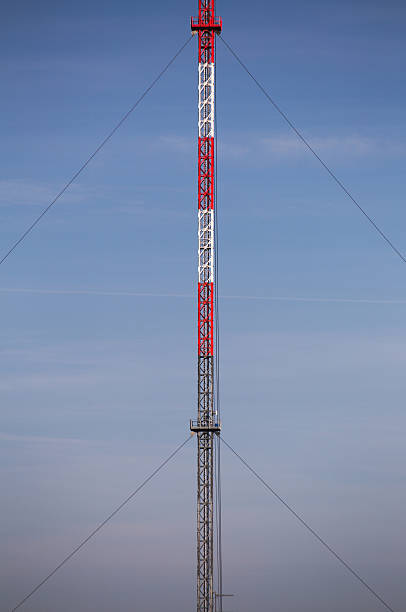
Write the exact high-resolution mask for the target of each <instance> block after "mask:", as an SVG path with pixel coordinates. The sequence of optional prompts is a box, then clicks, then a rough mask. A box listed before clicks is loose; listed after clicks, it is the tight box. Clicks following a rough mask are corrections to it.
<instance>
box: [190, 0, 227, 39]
mask: <svg viewBox="0 0 406 612" xmlns="http://www.w3.org/2000/svg"><path fill="white" fill-rule="evenodd" d="M221 27H222V20H221V17H216V16H215V4H214V0H199V16H198V17H191V19H190V28H191V30H192V32H198V31H199V30H200V31H201V30H212V31H214V32H215V33H216V34H220V32H221Z"/></svg>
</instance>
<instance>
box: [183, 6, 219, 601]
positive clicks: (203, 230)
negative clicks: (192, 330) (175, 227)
mask: <svg viewBox="0 0 406 612" xmlns="http://www.w3.org/2000/svg"><path fill="white" fill-rule="evenodd" d="M221 25H222V23H221V19H220V18H217V17H216V16H215V0H199V16H198V17H192V19H191V28H192V32H194V33H196V32H197V33H198V38H199V68H198V78H199V85H198V94H199V96H198V130H199V132H198V241H199V244H198V402H197V420H196V421H191V424H190V427H191V430H192V431H195V432H196V433H197V612H213V610H214V599H215V596H214V589H213V557H214V554H213V553H214V533H213V532H214V525H213V489H214V436H215V435H216V434H218V433H219V431H220V424H219V423H218V419H217V413H216V406H215V394H214V350H215V347H214V326H215V317H214V303H215V294H214V292H215V247H214V239H215V185H214V181H215V140H214V139H215V121H214V119H215V44H216V34H218V33H220V32H221Z"/></svg>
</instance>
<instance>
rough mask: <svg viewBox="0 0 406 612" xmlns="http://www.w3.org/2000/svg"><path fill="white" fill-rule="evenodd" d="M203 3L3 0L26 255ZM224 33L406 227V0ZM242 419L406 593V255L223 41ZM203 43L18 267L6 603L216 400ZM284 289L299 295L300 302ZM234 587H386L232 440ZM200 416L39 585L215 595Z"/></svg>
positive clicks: (336, 602)
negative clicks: (204, 230) (318, 539)
mask: <svg viewBox="0 0 406 612" xmlns="http://www.w3.org/2000/svg"><path fill="white" fill-rule="evenodd" d="M196 11H197V7H196V6H195V3H189V2H185V1H184V0H181V1H179V2H177V3H176V5H175V6H173V5H169V4H168V3H165V2H160V1H159V0H158V1H157V2H155V3H148V4H141V3H139V2H128V1H125V0H119V1H117V2H115V3H112V2H100V1H99V2H94V1H90V0H82V1H81V2H78V1H77V0H72V1H71V2H69V3H68V2H60V3H51V2H48V1H46V0H45V1H43V2H41V3H40V4H39V5H38V4H35V3H32V2H27V1H22V2H19V3H17V4H9V6H7V7H6V8H4V10H3V15H2V25H1V36H0V47H1V54H0V69H1V74H2V96H1V100H0V105H1V114H0V122H1V130H2V142H1V145H0V146H1V149H0V151H1V160H2V163H1V175H0V246H1V252H5V251H6V250H7V248H8V247H9V246H10V245H11V244H12V243H13V241H14V240H15V239H16V238H17V237H18V236H19V234H20V233H21V231H22V230H23V229H25V227H26V226H28V225H29V224H30V222H31V221H32V220H33V219H34V218H35V217H36V216H37V215H38V214H39V212H40V211H41V210H42V208H43V207H44V206H45V205H46V204H47V203H48V202H49V201H50V200H51V199H52V198H53V196H54V195H55V194H56V193H57V192H58V191H59V189H60V188H61V187H62V186H63V184H64V183H65V182H66V180H67V179H68V178H70V176H71V175H72V174H73V173H74V172H75V171H76V170H77V168H78V167H79V166H80V164H81V163H82V162H83V161H84V160H85V159H86V158H87V156H88V155H89V154H90V153H91V152H92V151H93V150H94V148H95V147H96V146H97V144H98V143H99V142H100V141H101V139H102V138H103V137H104V136H105V135H106V134H107V132H108V131H109V130H110V129H111V128H112V127H113V126H114V124H115V123H116V122H117V121H118V120H119V118H120V117H121V116H122V115H123V114H124V112H126V110H127V109H128V108H129V107H130V106H131V105H132V104H133V103H134V101H135V100H136V99H137V98H138V97H139V95H140V93H141V92H142V91H143V90H144V89H145V87H146V86H147V85H148V84H149V83H150V82H151V80H152V79H153V78H154V77H155V75H156V74H157V73H158V72H159V71H160V69H161V68H162V67H163V65H164V63H165V62H166V61H167V60H168V59H169V58H170V57H171V56H172V55H173V54H174V52H175V51H176V49H177V48H179V47H180V45H181V44H182V43H183V42H184V41H185V40H186V38H187V37H188V35H189V31H188V22H189V17H190V15H191V14H195V13H196ZM217 12H218V14H219V15H221V16H222V17H223V24H224V28H223V34H224V37H225V39H226V40H227V41H228V42H229V43H230V44H231V45H232V46H233V47H234V49H235V50H236V51H237V52H238V53H239V54H240V56H241V57H242V59H243V60H244V61H245V62H246V63H247V65H248V66H249V68H250V69H251V70H252V71H253V72H254V74H255V75H256V76H257V77H258V79H259V80H260V81H261V82H262V83H263V84H264V86H265V87H266V88H267V89H268V90H269V91H270V92H271V94H272V95H273V97H274V98H275V99H276V101H277V102H278V103H279V104H280V105H281V107H282V108H283V109H284V111H285V112H286V113H287V114H288V115H289V117H290V118H291V119H292V120H293V121H294V122H295V123H296V125H297V126H298V127H299V129H301V130H302V132H303V133H304V135H305V136H306V137H307V138H308V139H309V141H310V142H311V143H312V144H313V145H314V147H315V148H316V149H317V151H319V152H320V154H321V155H322V157H323V158H324V159H325V160H326V161H327V163H329V164H330V165H331V166H332V167H333V168H334V170H335V171H336V173H337V174H338V176H339V177H340V178H341V179H342V180H343V181H344V183H345V184H346V185H347V186H348V187H349V188H350V190H351V191H352V192H353V193H354V195H355V196H356V197H357V198H358V199H359V201H360V203H361V204H362V205H363V206H364V207H365V208H366V210H367V211H368V212H369V213H370V214H371V215H372V216H373V217H374V218H375V219H376V221H377V222H378V223H379V224H380V225H381V227H382V228H383V229H384V231H386V232H387V234H388V235H390V237H391V238H392V239H393V241H394V242H395V244H396V245H397V246H398V247H399V248H400V249H401V250H403V251H406V231H405V227H406V223H405V222H406V213H405V206H404V200H405V197H404V194H405V175H404V165H405V158H406V134H405V127H406V126H405V119H404V98H405V84H404V78H403V72H404V57H405V42H404V31H405V21H406V9H405V7H404V4H403V3H402V2H398V1H396V2H395V1H391V0H390V1H389V2H386V3H381V2H374V1H369V2H366V1H363V0H358V1H356V2H349V1H347V0H346V1H342V2H336V1H332V0H328V1H327V2H326V1H325V2H312V1H310V2H307V3H305V4H304V3H302V2H299V1H297V0H294V1H292V2H290V3H284V4H282V5H281V4H280V3H274V2H267V3H265V2H259V1H258V0H254V1H253V2H251V3H250V5H249V12H248V13H247V6H246V3H242V2H240V1H239V0H237V1H234V2H226V1H219V2H218V9H217ZM217 59H218V67H217V77H218V89H217V102H218V148H219V157H218V162H219V168H218V177H219V184H218V209H219V237H220V244H219V257H220V267H219V285H220V286H219V290H220V295H221V296H222V297H221V298H220V315H221V389H222V414H223V433H224V437H225V438H226V439H227V440H228V441H229V442H230V443H231V444H232V445H233V446H234V447H235V448H236V449H237V450H238V451H239V452H241V453H242V454H243V455H244V456H245V457H246V458H247V459H248V460H249V461H250V462H251V463H252V464H253V465H254V467H257V468H258V470H259V471H260V472H261V473H262V474H263V475H264V476H265V477H266V478H267V479H268V480H269V481H270V482H271V483H272V484H273V485H274V486H275V488H276V489H277V490H278V491H279V492H280V494H281V495H282V496H284V497H285V498H286V499H287V500H288V501H289V503H291V504H292V505H293V506H294V507H295V508H297V509H298V510H300V511H301V512H302V513H303V515H304V516H305V517H306V519H307V520H308V521H309V522H310V524H311V525H313V526H315V527H316V528H318V530H319V531H320V532H321V534H322V535H323V536H325V537H326V538H327V539H328V541H329V542H330V543H331V544H332V545H333V546H335V548H336V549H337V550H338V552H339V553H340V554H342V555H343V557H344V558H346V559H347V560H348V561H350V562H351V563H352V564H353V565H354V566H355V568H356V569H358V570H359V571H360V573H361V574H362V575H363V576H364V577H365V578H366V579H367V580H368V581H369V582H371V583H372V585H373V586H374V588H376V589H377V590H378V592H381V593H382V594H383V595H384V597H385V598H386V599H387V600H388V601H389V602H390V603H391V605H392V606H393V607H394V609H396V610H400V609H403V608H404V607H405V605H406V592H405V587H404V550H403V549H404V546H403V542H402V538H401V537H399V535H400V534H401V533H403V532H404V530H405V527H406V525H405V518H404V512H403V508H404V505H405V502H406V498H405V492H404V489H405V488H404V482H405V470H404V465H405V450H404V431H405V427H406V419H405V414H404V397H405V376H404V371H405V362H406V358H405V350H404V347H405V340H406V325H405V317H404V313H405V306H406V290H405V285H404V278H405V268H404V264H403V263H402V262H401V261H400V260H399V259H397V258H396V257H395V256H394V254H393V253H392V252H391V251H390V250H389V249H388V248H387V246H386V245H385V244H384V242H383V241H382V240H381V239H380V238H379V236H378V235H377V234H376V233H374V232H373V230H372V229H371V228H370V227H369V226H368V224H367V223H366V222H365V220H364V219H363V218H362V216H361V215H360V214H359V212H358V211H357V210H356V209H355V207H354V205H353V204H351V202H350V201H349V200H348V199H347V198H346V197H345V196H344V194H343V193H342V192H340V191H339V190H338V189H337V187H336V186H335V185H334V183H333V182H332V181H331V179H329V177H328V176H327V175H326V173H325V172H324V171H323V169H322V168H321V167H320V166H319V165H318V164H317V163H316V161H315V160H314V159H313V158H312V157H311V156H310V155H309V154H308V153H307V152H306V151H305V150H303V148H302V146H301V145H300V143H298V142H297V139H296V138H295V136H294V135H293V134H292V133H291V132H290V131H289V129H288V128H287V126H286V125H285V124H284V123H283V122H282V120H281V118H280V117H279V116H278V115H277V114H276V113H275V111H274V110H273V109H272V107H271V106H270V104H269V103H268V102H267V101H266V100H265V98H264V97H263V96H262V95H261V94H260V92H259V91H258V90H257V89H256V88H255V86H254V84H253V83H252V82H251V81H250V80H249V79H248V77H247V76H246V75H245V74H244V73H243V72H242V70H241V68H240V67H239V66H238V65H237V64H236V62H235V60H233V58H232V57H231V56H230V54H229V53H228V52H227V50H226V49H225V48H224V46H223V45H222V44H221V42H219V43H218V53H217ZM196 74H197V70H196V41H195V40H193V41H192V42H191V44H190V45H189V46H188V48H187V49H186V50H185V51H184V52H183V54H182V56H181V57H180V58H178V60H177V61H176V63H175V65H174V66H173V67H172V68H171V69H170V71H168V73H167V74H166V75H165V76H164V77H163V78H162V80H161V81H160V82H159V83H158V85H157V86H156V87H155V88H154V89H153V91H152V92H151V93H150V94H149V95H148V97H147V98H146V99H145V100H144V101H143V102H142V104H141V105H140V106H139V107H138V109H137V110H136V112H135V113H134V114H133V115H132V116H131V118H130V119H129V120H128V122H127V123H126V124H125V125H124V126H123V127H122V129H121V130H120V131H119V132H118V133H117V134H116V135H115V137H114V139H112V140H111V141H110V142H109V144H108V145H107V146H106V147H105V148H104V149H103V151H102V152H101V153H100V155H99V156H98V157H97V159H95V160H94V162H93V163H92V164H91V165H90V166H89V167H88V169H87V170H86V171H85V172H84V173H83V174H82V175H81V177H80V179H79V180H78V181H77V182H76V183H75V185H74V186H73V187H72V189H71V190H70V191H69V192H68V193H66V194H65V196H64V197H63V198H62V199H61V200H60V201H59V202H58V204H57V205H56V206H55V207H54V209H53V210H52V211H51V212H50V213H49V215H47V216H46V218H44V219H43V221H42V222H41V224H40V225H39V226H38V227H37V228H36V229H35V231H34V232H32V234H31V235H30V236H29V237H28V238H27V240H26V241H25V242H24V243H23V244H22V245H21V246H20V247H19V248H18V249H17V250H16V251H15V253H14V254H13V255H12V256H10V258H9V259H8V260H7V262H6V263H5V264H4V265H3V266H2V267H1V268H0V300H1V314H2V317H1V320H2V326H1V345H0V365H1V372H2V376H1V378H0V396H1V426H0V441H1V445H0V448H1V451H0V452H1V459H2V460H1V468H0V478H1V488H2V492H3V502H2V508H3V511H2V525H1V528H0V533H1V536H0V537H1V541H2V546H1V548H2V555H1V564H2V571H1V572H0V574H1V576H2V578H1V579H0V580H1V581H2V583H1V586H0V592H1V593H2V602H1V606H0V608H1V610H3V609H4V610H9V609H10V607H12V605H13V604H15V603H16V601H18V600H19V599H20V598H21V597H22V596H24V594H25V593H26V592H27V591H28V590H30V588H31V587H32V586H33V585H34V584H35V583H36V582H37V581H38V580H39V579H41V578H42V577H43V575H45V574H46V573H47V572H48V571H49V570H50V569H52V567H53V566H54V565H55V564H56V563H57V562H58V561H59V560H60V559H61V558H62V557H63V556H64V555H65V554H66V553H67V552H69V550H71V549H72V548H73V547H74V546H75V545H76V543H77V542H78V541H79V540H80V539H81V538H82V537H84V536H85V535H87V533H88V532H89V531H91V529H92V528H93V527H94V525H95V524H96V523H97V522H98V521H99V520H101V519H102V518H104V516H105V515H106V514H108V513H109V511H110V510H111V509H112V508H113V507H114V506H115V505H116V504H118V503H119V502H120V501H121V499H123V498H124V497H125V496H126V495H127V494H128V493H129V492H130V491H131V490H132V489H133V488H135V486H136V485H137V484H138V483H139V482H140V481H141V480H142V479H143V478H144V477H145V476H146V475H147V474H148V473H149V472H150V471H151V470H152V469H153V468H154V467H155V466H156V465H157V464H158V463H159V462H160V461H161V459H162V458H163V457H165V456H166V455H167V454H169V452H170V451H171V450H172V449H173V448H174V447H175V446H176V445H177V444H178V443H180V442H181V441H182V439H184V438H185V437H186V436H187V434H188V431H187V430H188V420H189V418H191V417H193V416H194V415H195V411H196V397H195V391H196V357H195V353H196V331H195V328H196V318H195V317H196V306H195V299H194V293H195V285H196V276H197V274H196V265H197V261H196V248H197V245H196V238H197V235H196V159H195V154H196V123H197V119H196ZM280 298H283V299H280ZM223 460H224V469H223V483H224V519H225V521H224V564H225V566H224V588H225V591H226V592H231V593H235V597H234V598H233V600H232V602H229V601H227V602H226V603H227V606H225V609H227V610H228V609H230V610H233V611H234V612H242V611H243V610H246V609H247V607H251V608H253V607H256V608H257V609H274V610H284V612H294V611H296V610H298V609H300V610H301V611H303V612H307V611H309V612H310V611H312V612H321V611H322V610H323V611H324V610H326V609H328V610H329V612H342V611H343V610H357V612H364V611H365V612H367V611H368V612H372V611H374V610H377V611H379V610H381V609H382V608H381V607H380V606H379V604H378V603H377V602H375V601H374V600H373V599H371V597H370V595H369V594H368V593H367V592H365V591H363V590H362V589H361V588H360V587H359V586H358V585H357V584H356V583H354V581H353V579H352V578H351V577H350V576H349V575H347V574H346V573H345V572H344V571H343V570H342V568H340V567H339V566H337V563H336V562H335V561H334V560H332V559H330V558H329V557H328V556H327V554H326V553H325V552H324V551H323V550H320V548H319V546H318V545H317V543H315V542H313V541H312V540H311V539H310V537H309V536H308V534H306V533H303V531H302V529H301V528H300V526H298V525H296V524H295V522H294V521H293V519H292V518H291V517H290V516H289V515H286V512H285V511H284V510H283V508H281V507H279V506H278V505H277V503H276V502H275V501H274V500H273V499H272V498H271V497H270V496H269V495H267V493H266V492H265V491H263V490H262V489H261V488H260V487H259V486H258V484H257V483H256V482H255V481H253V480H252V479H251V477H250V476H249V475H248V474H245V473H244V471H242V469H241V468H240V466H239V465H238V464H236V462H235V460H234V459H233V458H232V457H230V456H228V455H227V453H226V451H225V450H224V451H223ZM194 487H195V448H194V441H193V443H192V444H190V445H189V447H188V448H185V449H184V451H183V453H182V455H180V456H179V457H177V458H176V459H175V461H174V462H173V463H172V464H171V465H170V466H168V468H167V470H166V471H165V473H162V474H161V475H160V476H159V477H158V479H156V480H155V481H154V482H152V483H151V484H150V485H149V486H148V488H147V489H145V490H144V492H143V494H142V495H141V496H140V497H139V498H137V500H134V503H133V504H131V506H129V507H127V508H126V509H125V510H124V511H123V512H122V514H121V515H119V516H117V517H116V519H115V520H114V522H112V523H111V524H110V525H109V526H108V527H107V528H106V530H105V531H104V532H102V533H100V534H99V536H98V537H97V539H95V540H94V541H93V542H92V543H90V544H89V546H88V547H87V548H86V550H83V551H82V552H81V553H80V555H78V557H77V558H76V559H75V560H73V561H72V562H71V563H70V564H69V565H67V566H66V567H65V568H64V569H63V570H62V571H61V572H59V574H58V575H57V576H55V577H54V578H53V579H52V581H50V582H49V583H48V584H47V585H46V587H44V588H43V589H42V590H41V591H40V592H38V593H37V594H36V595H35V596H34V597H33V598H32V599H31V600H30V602H27V604H26V606H25V609H26V610H31V611H33V612H48V611H51V610H52V611H54V610H55V609H58V610H60V611H61V612H69V611H71V610H72V609H75V610H78V612H82V611H83V612H84V611H87V610H94V609H98V610H99V611H104V610H106V611H107V610H112V609H116V610H127V609H128V610H129V609H134V608H136V609H137V610H140V612H152V611H155V610H157V609H158V607H162V605H163V603H164V604H165V607H166V609H168V610H169V611H170V612H186V610H190V608H191V607H193V606H194V597H195V594H194V579H195V566H194V564H195V551H194V546H195V541H194V538H195V535H194V534H195V525H194V521H195V490H194Z"/></svg>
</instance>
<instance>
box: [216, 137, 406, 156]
mask: <svg viewBox="0 0 406 612" xmlns="http://www.w3.org/2000/svg"><path fill="white" fill-rule="evenodd" d="M308 140H309V142H310V144H311V146H312V147H313V148H314V149H315V151H316V152H317V153H320V154H321V155H323V156H328V157H329V158H331V157H335V158H337V159H346V160H347V159H349V158H352V159H355V158H356V159H362V158H367V157H368V158H369V157H377V156H380V157H382V156H384V157H393V156H394V157H396V156H404V155H405V154H406V148H405V146H404V145H403V144H401V143H398V142H394V141H386V140H378V139H374V138H368V137H364V136H359V135H357V134H355V135H347V136H329V137H324V136H314V137H313V136H309V137H308ZM244 142H245V145H244V146H241V143H233V142H231V141H227V140H226V141H225V142H224V143H221V144H220V151H221V153H222V154H223V155H224V156H225V157H227V158H230V159H234V160H239V159H246V158H247V159H248V158H249V159H250V160H253V159H254V160H257V159H258V155H260V157H261V161H262V162H269V161H272V162H275V161H278V160H279V161H286V160H288V159H296V158H298V157H302V156H306V155H308V152H307V151H306V148H305V147H304V145H303V143H302V142H301V141H300V140H299V139H298V138H296V137H295V136H294V135H290V134H286V135H285V134H283V135H281V134H277V135H275V136H268V137H265V138H263V137H261V138H257V137H253V136H251V137H250V136H249V135H247V136H246V137H245V139H244Z"/></svg>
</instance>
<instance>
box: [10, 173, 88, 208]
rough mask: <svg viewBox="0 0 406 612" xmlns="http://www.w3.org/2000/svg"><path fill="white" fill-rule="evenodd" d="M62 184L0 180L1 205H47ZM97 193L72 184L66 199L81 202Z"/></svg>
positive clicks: (25, 180) (65, 196) (71, 201)
mask: <svg viewBox="0 0 406 612" xmlns="http://www.w3.org/2000/svg"><path fill="white" fill-rule="evenodd" d="M60 188H61V186H60V185H52V184H49V183H41V182H39V181H30V180H27V179H5V180H0V206H46V205H47V204H49V202H50V201H51V200H53V199H54V197H55V195H56V194H57V193H58V191H59V190H60ZM94 195H95V194H94V193H92V192H91V191H90V190H89V189H84V188H83V187H81V186H80V185H72V187H71V188H70V190H69V193H66V194H65V195H64V200H65V201H68V202H70V203H79V202H83V201H84V200H88V199H89V197H93V196H94Z"/></svg>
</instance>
